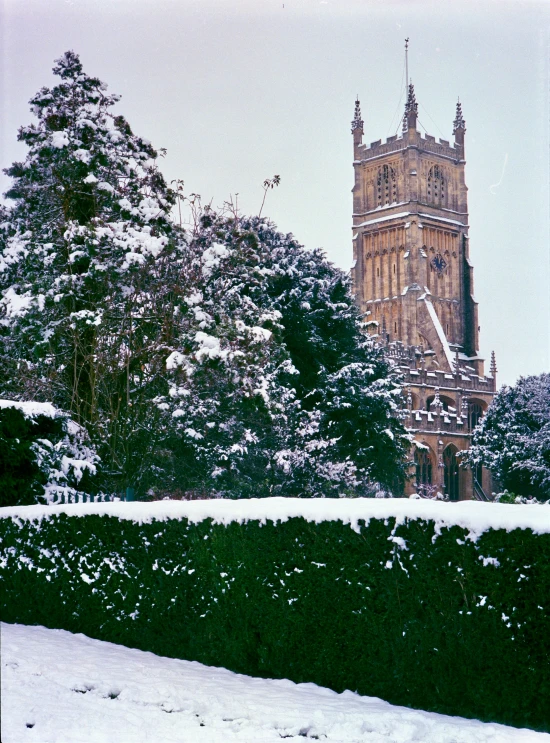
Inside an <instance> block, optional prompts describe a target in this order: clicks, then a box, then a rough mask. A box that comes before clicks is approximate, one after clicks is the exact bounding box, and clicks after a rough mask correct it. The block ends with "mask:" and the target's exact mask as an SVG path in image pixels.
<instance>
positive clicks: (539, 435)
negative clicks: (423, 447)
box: [466, 374, 550, 500]
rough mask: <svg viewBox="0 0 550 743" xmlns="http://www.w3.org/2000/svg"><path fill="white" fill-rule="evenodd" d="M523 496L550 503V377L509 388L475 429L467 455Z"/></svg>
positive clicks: (522, 381) (523, 379) (521, 381)
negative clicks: (549, 501)
mask: <svg viewBox="0 0 550 743" xmlns="http://www.w3.org/2000/svg"><path fill="white" fill-rule="evenodd" d="M466 462H467V463H468V464H470V465H472V466H473V465H476V464H483V465H485V467H487V468H488V469H490V470H491V471H492V472H493V474H494V475H496V477H497V478H498V480H499V481H500V483H501V484H502V486H503V487H505V488H506V489H508V490H509V491H511V492H512V493H515V494H516V495H518V496H525V497H528V498H533V497H535V498H539V499H541V500H549V499H550V374H541V375H539V376H532V377H520V379H519V381H518V382H517V383H516V384H515V385H513V386H512V387H503V388H502V389H501V390H500V391H499V392H498V393H497V394H496V395H495V397H494V399H493V402H492V403H491V405H490V406H489V409H488V410H487V414H486V415H485V416H484V418H483V419H482V420H481V422H480V423H479V425H478V427H477V428H476V429H475V431H474V434H473V439H472V446H471V448H470V449H469V450H468V453H467V455H466Z"/></svg>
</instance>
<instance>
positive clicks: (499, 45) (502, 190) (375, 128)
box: [0, 0, 550, 384]
mask: <svg viewBox="0 0 550 743" xmlns="http://www.w3.org/2000/svg"><path fill="white" fill-rule="evenodd" d="M0 13H1V17H0V43H1V51H0V62H1V65H2V67H1V80H0V82H1V86H2V87H1V91H0V116H1V118H0V124H1V132H0V166H1V167H7V166H8V165H9V164H10V163H11V162H13V161H14V160H18V159H22V158H23V157H24V153H25V148H24V147H23V146H22V145H20V144H18V143H17V141H16V134H17V128H18V127H19V126H20V125H21V124H27V123H30V121H31V120H32V115H31V114H30V112H29V109H28V100H29V98H30V97H31V96H32V95H33V94H34V93H35V92H36V91H37V90H38V89H39V88H40V87H41V86H42V85H48V86H49V85H52V83H53V82H54V78H53V76H52V74H51V68H52V66H53V60H54V59H56V58H57V57H59V56H60V55H61V54H62V53H63V52H64V51H66V50H67V49H74V51H76V52H78V53H79V54H80V56H81V59H82V62H83V64H84V68H85V70H86V72H88V74H90V75H95V76H98V77H100V78H101V79H102V80H104V81H105V82H107V83H108V85H109V89H110V91H111V92H116V93H119V94H121V95H122V101H121V102H120V103H119V104H118V110H119V111H120V112H121V113H123V114H124V115H125V116H126V117H127V119H128V120H129V122H130V124H131V126H132V128H133V130H134V131H135V132H136V133H138V134H140V135H142V136H143V137H146V138H148V139H150V140H151V142H152V143H153V145H154V146H155V147H157V148H160V147H166V148H167V150H168V154H167V157H166V159H165V160H164V161H163V162H162V163H161V167H162V169H163V171H164V173H165V175H166V177H167V178H168V179H169V180H171V179H173V178H182V179H184V181H185V188H186V191H187V193H191V192H195V193H200V194H201V195H202V197H203V200H204V201H210V199H212V201H213V204H214V205H215V206H221V205H222V203H223V202H224V200H227V199H228V198H229V196H230V194H233V195H234V194H236V193H238V194H239V197H238V199H239V206H240V207H241V208H242V210H243V211H244V212H245V213H257V212H258V210H259V208H260V204H261V200H262V195H263V192H262V189H261V184H262V182H263V181H264V179H265V178H268V177H272V176H273V175H274V174H279V175H280V176H281V185H280V186H279V188H278V189H277V190H275V191H273V192H272V193H270V194H269V195H268V200H267V204H266V209H265V210H264V213H267V214H268V215H269V216H270V217H272V218H273V220H274V221H275V222H276V224H277V225H278V227H279V229H281V230H282V231H284V232H292V233H294V235H295V236H296V237H297V238H298V239H299V240H300V241H301V242H303V243H304V244H305V245H306V246H307V247H316V246H322V247H324V248H325V250H326V252H327V254H328V256H329V257H330V259H331V260H333V261H334V263H336V264H337V265H339V266H340V267H342V268H344V269H346V270H347V269H348V268H349V267H350V265H351V254H352V248H351V211H352V208H351V187H352V184H353V168H352V138H351V134H350V121H351V118H352V115H353V103H354V99H355V95H356V94H359V97H360V99H361V105H362V111H363V118H364V119H365V138H364V141H366V142H371V141H374V140H377V139H380V138H384V137H386V136H388V135H389V134H395V132H396V129H397V126H398V117H399V116H400V114H401V112H402V105H403V104H402V102H401V104H400V105H399V107H398V104H399V99H400V93H401V86H402V76H403V58H404V55H403V43H404V38H405V37H406V36H408V37H410V55H409V74H410V76H411V77H412V78H413V81H414V83H415V88H416V94H417V100H418V102H419V119H420V122H421V124H422V125H423V126H424V127H425V128H426V129H427V131H428V132H429V133H430V134H432V135H434V136H436V137H444V138H445V139H451V138H452V121H453V118H454V110H455V104H456V99H457V96H460V100H461V101H462V104H463V111H464V117H465V119H466V125H467V134H466V158H467V161H468V164H467V169H466V177H467V184H468V186H469V210H470V250H471V259H472V262H473V264H474V268H475V274H474V276H475V295H476V299H477V300H478V301H479V304H480V323H481V353H482V354H484V355H485V356H486V358H489V355H490V352H491V350H492V349H494V350H495V352H496V355H497V364H498V368H499V375H498V381H499V383H501V382H504V383H508V384H510V383H513V382H514V381H515V380H516V379H517V377H518V376H520V375H527V374H539V373H541V372H543V371H548V370H549V369H550V250H549V241H550V228H549V188H548V178H549V175H548V173H549V163H550V145H549V95H550V91H549V82H550V76H549V64H548V56H549V51H550V30H549V27H550V4H549V3H548V2H545V1H543V0H540V1H538V2H520V1H519V0H518V1H516V2H512V3H507V2H504V1H503V0H493V1H489V0H480V1H479V2H473V1H472V2H469V1H467V0H453V2H452V3H443V2H440V1H439V0H434V1H433V2H429V1H428V0H407V2H399V1H397V0H362V1H361V0H321V2H320V1H319V0H284V2H283V0H0ZM7 185H8V180H7V179H6V177H5V176H1V177H0V190H1V191H2V192H3V191H5V190H6V188H7Z"/></svg>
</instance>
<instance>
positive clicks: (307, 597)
mask: <svg viewBox="0 0 550 743" xmlns="http://www.w3.org/2000/svg"><path fill="white" fill-rule="evenodd" d="M495 508H496V507H495ZM509 508H513V507H512V506H509ZM533 508H536V506H534V507H533ZM541 508H543V507H541ZM73 513H74V512H73ZM0 536H1V537H2V542H3V544H2V562H1V572H2V579H3V589H2V617H3V619H4V620H5V621H8V622H22V623H25V624H42V625H45V626H46V627H58V628H63V629H67V630H69V631H71V632H83V633H85V634H86V635H89V636H90V637H96V638H99V639H102V640H108V641H111V642H116V643H122V644H124V645H128V646H130V647H137V648H141V649H143V650H149V651H152V652H154V653H157V654H159V655H166V656H171V657H176V658H185V659H190V660H198V661H200V662H202V663H206V664H210V665H216V666H225V667H226V668H229V669H231V670H233V671H237V672H240V673H245V674H249V675H252V676H262V677H274V678H281V677H284V678H290V679H292V680H293V681H296V682H304V681H311V682H315V683H317V684H320V685H323V686H328V687H330V688H332V689H335V690H336V691H343V690H344V689H352V690H355V691H357V692H359V693H360V694H367V695H371V696H378V697H381V698H382V699H386V700H387V701H389V702H391V703H393V704H401V705H407V706H411V707H418V708H421V709H425V710H433V711H437V712H442V713H446V714H451V715H462V716H464V717H476V718H478V719H481V720H493V721H498V722H502V723H505V724H509V725H516V726H527V727H531V728H535V729H541V730H542V729H548V727H549V726H550V720H549V717H550V704H549V699H550V663H549V659H550V652H549V651H550V612H549V611H548V596H549V590H548V588H549V583H550V581H549V578H550V534H533V532H531V531H529V530H527V529H515V530H513V531H505V530H503V529H498V530H488V531H484V532H483V533H482V534H481V535H480V536H479V537H478V538H477V540H476V541H473V540H472V539H469V538H468V530H467V529H465V528H463V527H460V526H450V527H443V528H440V527H436V525H435V523H434V522H433V521H429V520H419V519H417V520H406V521H405V522H404V523H401V524H399V525H397V526H396V521H395V518H387V519H381V518H378V519H376V518H371V519H370V521H367V522H365V521H363V522H359V529H358V530H357V531H356V530H354V529H353V528H352V527H350V526H349V525H346V524H344V523H342V522H341V521H321V522H320V523H311V522H309V521H306V520H305V519H304V518H290V519H289V520H287V521H285V522H282V523H276V524H275V523H273V522H272V521H267V522H266V523H264V524H263V525H262V523H261V522H259V521H248V522H245V523H239V522H237V521H235V522H230V523H228V524H227V525H223V524H218V523H213V522H212V520H211V519H206V520H203V521H200V522H199V523H191V522H189V521H187V520H186V519H182V520H178V519H168V520H164V521H152V522H151V523H143V524H138V523H134V522H133V521H129V520H123V519H119V518H116V517H113V516H108V515H83V516H76V515H72V516H67V515H66V514H65V513H58V514H52V515H50V516H48V518H46V519H43V520H41V521H40V520H36V521H31V520H26V519H20V518H2V519H0Z"/></svg>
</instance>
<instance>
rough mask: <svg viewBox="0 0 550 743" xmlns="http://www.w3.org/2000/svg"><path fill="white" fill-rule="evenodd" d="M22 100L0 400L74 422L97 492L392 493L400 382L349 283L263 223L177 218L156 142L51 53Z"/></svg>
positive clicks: (7, 216) (2, 304)
mask: <svg viewBox="0 0 550 743" xmlns="http://www.w3.org/2000/svg"><path fill="white" fill-rule="evenodd" d="M54 73H55V75H57V76H58V77H59V78H60V82H59V84H58V85H56V86H55V87H53V88H51V89H48V88H43V89H42V90H41V91H39V93H38V94H37V95H36V96H35V97H34V98H33V99H32V101H31V106H32V110H33V112H34V113H35V115H36V117H37V123H35V124H33V125H31V126H28V127H23V128H22V129H21V130H20V132H19V139H20V140H21V141H23V142H25V143H26V144H27V146H28V148H29V152H28V155H27V158H26V160H25V161H24V162H22V163H15V164H14V165H12V167H11V168H9V169H8V170H7V171H6V172H7V173H8V174H9V175H10V176H11V177H12V179H13V185H12V187H11V189H10V190H9V191H8V193H7V194H6V195H7V197H8V198H9V199H10V200H11V201H12V202H13V206H12V208H11V209H2V213H1V214H0V224H1V226H0V240H1V245H0V247H1V253H0V289H1V300H0V345H1V348H0V353H1V356H0V358H1V363H2V370H1V371H2V374H0V380H1V381H0V392H1V393H2V394H3V396H5V397H11V398H12V399H18V400H38V401H50V402H52V403H53V404H54V405H55V406H56V407H58V408H61V409H63V410H65V411H68V413H69V414H70V416H71V418H73V419H74V420H75V421H76V422H77V423H78V424H80V425H82V426H85V427H86V429H87V431H88V432H89V433H90V436H91V438H92V441H93V442H94V443H96V444H97V447H98V451H99V454H100V456H101V461H102V472H101V477H102V488H103V489H104V490H107V491H108V490H111V491H112V490H113V489H115V490H121V489H123V488H125V487H126V486H128V485H131V486H133V487H135V488H136V490H137V492H138V495H140V496H143V495H144V494H145V493H146V492H149V493H151V494H155V495H157V496H159V495H163V494H172V495H173V494H174V493H176V492H180V493H182V494H184V495H185V496H186V497H190V496H192V495H193V494H197V495H211V494H214V493H216V494H219V495H225V496H231V497H242V496H245V495H275V494H284V495H290V494H292V495H339V494H346V493H349V494H360V493H371V492H373V491H374V490H375V489H376V488H379V487H383V488H389V487H394V486H396V485H398V483H399V481H400V480H401V479H402V477H403V472H404V456H405V450H406V446H407V437H406V435H405V433H404V429H403V428H402V425H401V423H400V421H399V416H398V415H397V410H398V407H397V406H398V400H399V396H400V391H401V389H400V385H399V379H398V377H397V376H396V372H395V370H394V369H393V368H392V367H391V366H390V364H389V362H388V361H387V360H386V359H385V358H384V356H383V354H382V351H381V350H380V349H378V348H377V347H376V346H375V345H373V342H372V341H371V340H370V339H369V338H368V337H367V336H366V334H364V333H363V332H362V328H361V324H360V322H359V318H358V314H357V310H356V308H355V305H354V303H353V299H352V296H351V294H350V285H349V281H348V279H347V277H345V276H344V275H343V274H342V273H341V272H340V271H339V270H337V269H336V268H334V267H333V266H332V265H331V264H330V263H328V261H327V260H326V259H325V258H324V256H323V254H322V253H321V251H307V250H305V249H304V248H303V247H302V246H300V245H298V244H297V243H296V241H295V240H294V239H293V238H292V237H291V236H284V235H281V234H279V233H277V231H276V230H275V228H274V227H273V225H271V224H270V223H268V222H266V221H265V220H262V219H260V218H256V219H245V218H243V217H240V216H238V215H236V214H233V215H232V216H229V217H228V216H223V215H217V214H216V213H214V212H213V211H212V210H208V209H207V210H205V211H203V212H202V213H200V214H197V215H196V216H197V221H196V225H195V229H194V230H189V231H188V232H185V231H184V230H182V229H181V228H176V227H175V226H174V224H173V222H172V221H171V218H170V212H171V209H172V207H173V205H174V202H175V195H174V193H173V192H172V191H171V190H170V189H169V188H168V187H167V186H166V183H165V181H164V179H163V177H162V175H161V174H160V172H159V170H158V167H157V164H156V156H157V153H156V151H155V150H154V149H153V148H152V146H151V145H150V144H149V143H148V142H146V141H145V140H143V139H141V138H140V137H138V136H136V135H134V134H133V133H132V130H131V129H130V126H129V124H128V123H127V122H126V120H125V119H124V118H123V117H122V116H118V115H115V114H114V113H113V112H112V110H111V109H112V107H113V105H114V104H115V102H116V101H117V97H116V96H113V95H108V94H107V93H106V87H105V85H104V84H103V83H101V82H100V81H99V80H97V79H96V78H91V77H89V76H88V75H86V74H85V73H84V72H83V70H82V65H81V63H80V60H79V58H78V56H77V55H75V54H74V53H73V52H67V53H66V54H65V55H64V56H63V57H62V58H61V59H59V60H58V61H57V63H56V66H55V67H54Z"/></svg>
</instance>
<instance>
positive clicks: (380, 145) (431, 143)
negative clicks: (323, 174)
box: [355, 132, 463, 163]
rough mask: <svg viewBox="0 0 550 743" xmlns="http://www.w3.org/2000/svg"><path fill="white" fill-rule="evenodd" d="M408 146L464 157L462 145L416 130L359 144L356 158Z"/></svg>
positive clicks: (381, 154) (367, 159) (366, 158)
mask: <svg viewBox="0 0 550 743" xmlns="http://www.w3.org/2000/svg"><path fill="white" fill-rule="evenodd" d="M407 147H415V148H417V149H420V150H423V151H424V152H432V153H434V154H436V155H441V156H442V157H447V158H450V159H451V160H461V159H462V158H463V149H462V147H461V146H460V145H458V146H456V145H451V144H450V142H449V140H447V139H436V138H435V137H433V136H432V135H431V134H425V135H422V134H421V133H420V132H415V136H414V137H410V136H407V135H405V136H399V135H397V134H394V135H393V136H391V137H387V138H386V141H385V142H382V140H381V139H378V140H377V141H376V142H371V143H370V144H369V145H368V146H367V145H366V144H359V145H358V146H357V148H356V153H355V160H356V162H359V163H362V162H367V161H369V160H372V159H374V158H377V157H381V156H383V155H388V154H392V153H394V152H400V151H402V150H405V149H407Z"/></svg>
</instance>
